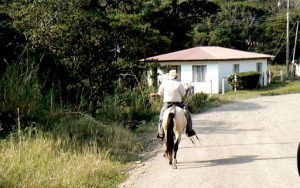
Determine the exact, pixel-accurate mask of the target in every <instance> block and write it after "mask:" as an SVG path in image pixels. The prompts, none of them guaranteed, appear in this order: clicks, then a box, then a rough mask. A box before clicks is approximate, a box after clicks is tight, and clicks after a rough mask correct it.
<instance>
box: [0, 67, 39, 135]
mask: <svg viewBox="0 0 300 188" xmlns="http://www.w3.org/2000/svg"><path fill="white" fill-rule="evenodd" d="M41 104H42V95H41V87H40V84H39V81H38V78H37V68H36V67H35V66H34V65H33V64H31V62H21V63H19V64H11V65H8V66H7V68H6V71H5V73H4V74H3V76H2V77H1V78H0V128H1V127H2V129H4V131H10V130H11V129H12V128H13V125H14V124H15V120H16V117H17V108H19V109H20V115H21V117H22V120H23V123H25V122H28V121H32V120H34V119H36V118H38V117H39V116H40V115H41V113H40V112H41ZM24 125H26V124H24Z"/></svg>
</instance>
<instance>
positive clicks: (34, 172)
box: [0, 131, 127, 187]
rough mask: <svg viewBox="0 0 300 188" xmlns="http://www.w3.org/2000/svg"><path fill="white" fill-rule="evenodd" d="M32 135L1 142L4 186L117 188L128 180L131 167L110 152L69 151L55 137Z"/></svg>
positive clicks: (0, 184)
mask: <svg viewBox="0 0 300 188" xmlns="http://www.w3.org/2000/svg"><path fill="white" fill-rule="evenodd" d="M30 132H31V131H29V132H26V133H25V132H23V133H21V135H11V136H10V137H9V138H7V139H6V140H2V141H1V142H0V152H1V155H0V187H45V186H46V187H116V185H117V184H118V183H120V181H122V180H124V178H126V175H125V174H124V173H123V172H124V171H125V170H126V167H127V165H125V164H121V163H119V162H114V161H111V160H110V156H109V152H108V151H106V150H102V151H98V149H97V148H96V147H85V148H84V149H83V150H82V151H81V152H76V151H71V150H65V149H62V147H61V143H60V140H58V139H55V138H54V137H53V136H51V135H49V134H44V133H41V132H37V133H35V135H34V136H32V133H30ZM20 136H21V141H20V139H19V137H20Z"/></svg>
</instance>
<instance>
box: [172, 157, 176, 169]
mask: <svg viewBox="0 0 300 188" xmlns="http://www.w3.org/2000/svg"><path fill="white" fill-rule="evenodd" d="M173 169H177V160H176V159H175V160H173Z"/></svg>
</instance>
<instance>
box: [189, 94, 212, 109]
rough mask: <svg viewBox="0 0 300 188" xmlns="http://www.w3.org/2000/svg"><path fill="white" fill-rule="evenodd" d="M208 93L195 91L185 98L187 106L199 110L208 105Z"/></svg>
mask: <svg viewBox="0 0 300 188" xmlns="http://www.w3.org/2000/svg"><path fill="white" fill-rule="evenodd" d="M207 102H208V95H207V94H205V93H195V94H192V95H191V96H189V97H187V98H186V99H185V102H184V103H185V106H186V108H187V109H188V110H189V111H190V112H192V113H195V112H199V111H201V110H202V109H204V107H205V106H206V105H207Z"/></svg>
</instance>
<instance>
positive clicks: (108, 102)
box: [96, 83, 156, 122]
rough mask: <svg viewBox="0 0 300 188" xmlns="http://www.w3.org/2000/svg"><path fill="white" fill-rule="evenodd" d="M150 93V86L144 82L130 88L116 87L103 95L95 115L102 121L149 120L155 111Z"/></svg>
mask: <svg viewBox="0 0 300 188" xmlns="http://www.w3.org/2000/svg"><path fill="white" fill-rule="evenodd" d="M150 93H151V88H150V87H149V86H148V85H146V84H145V83H140V84H139V85H137V86H136V87H134V88H132V89H122V88H121V87H117V89H116V90H115V93H114V94H113V95H109V96H107V97H105V99H104V100H103V102H102V103H101V104H100V105H99V108H98V109H97V111H96V114H97V115H96V117H97V119H98V120H100V121H103V122H112V121H116V122H128V121H141V120H150V119H151V118H153V117H154V115H155V113H156V109H153V107H152V104H153V101H152V100H151V98H150V96H149V94H150Z"/></svg>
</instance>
